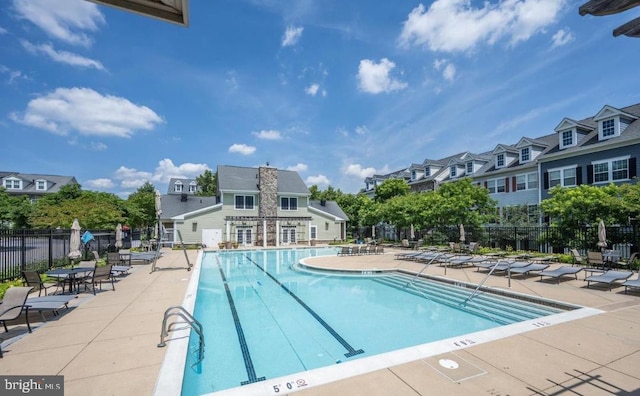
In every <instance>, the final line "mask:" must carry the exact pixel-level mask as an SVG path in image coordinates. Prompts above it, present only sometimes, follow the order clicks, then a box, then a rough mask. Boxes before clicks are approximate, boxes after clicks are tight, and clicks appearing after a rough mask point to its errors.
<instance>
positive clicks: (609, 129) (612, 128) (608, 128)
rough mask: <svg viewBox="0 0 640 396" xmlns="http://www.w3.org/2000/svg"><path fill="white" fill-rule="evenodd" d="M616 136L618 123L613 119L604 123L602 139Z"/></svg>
mask: <svg viewBox="0 0 640 396" xmlns="http://www.w3.org/2000/svg"><path fill="white" fill-rule="evenodd" d="M615 135H616V121H615V119H613V118H611V119H608V120H604V121H602V135H601V138H608V137H611V136H615Z"/></svg>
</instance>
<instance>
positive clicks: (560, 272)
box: [538, 265, 582, 284]
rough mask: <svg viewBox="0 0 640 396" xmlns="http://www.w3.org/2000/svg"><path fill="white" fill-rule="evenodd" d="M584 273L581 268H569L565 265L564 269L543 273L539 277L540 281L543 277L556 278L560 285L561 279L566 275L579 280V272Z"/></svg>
mask: <svg viewBox="0 0 640 396" xmlns="http://www.w3.org/2000/svg"><path fill="white" fill-rule="evenodd" d="M580 271H582V268H581V267H569V266H567V265H563V266H562V267H559V268H556V269H554V270H550V271H542V272H540V273H539V274H538V275H540V280H542V278H543V277H545V276H548V277H550V278H556V279H557V280H558V284H559V283H560V278H562V277H563V276H566V275H573V276H575V277H576V280H577V279H578V272H580Z"/></svg>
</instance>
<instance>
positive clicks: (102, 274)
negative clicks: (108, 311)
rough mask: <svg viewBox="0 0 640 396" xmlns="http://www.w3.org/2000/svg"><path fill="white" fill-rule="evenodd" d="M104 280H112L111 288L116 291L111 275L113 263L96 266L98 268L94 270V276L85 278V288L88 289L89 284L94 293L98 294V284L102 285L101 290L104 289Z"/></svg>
mask: <svg viewBox="0 0 640 396" xmlns="http://www.w3.org/2000/svg"><path fill="white" fill-rule="evenodd" d="M102 282H111V288H112V289H113V291H116V286H115V284H114V281H113V275H111V264H107V265H103V266H102V267H96V269H95V270H93V275H92V276H90V277H87V278H84V279H83V283H84V288H85V290H87V286H88V285H91V287H92V288H93V294H94V295H95V294H96V286H97V285H98V284H99V285H100V290H102Z"/></svg>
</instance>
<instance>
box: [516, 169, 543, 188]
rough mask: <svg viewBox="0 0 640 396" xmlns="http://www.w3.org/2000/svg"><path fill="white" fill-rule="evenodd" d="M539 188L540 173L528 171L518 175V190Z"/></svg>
mask: <svg viewBox="0 0 640 396" xmlns="http://www.w3.org/2000/svg"><path fill="white" fill-rule="evenodd" d="M537 188H538V174H537V173H528V174H526V175H518V176H516V191H523V190H534V189H537Z"/></svg>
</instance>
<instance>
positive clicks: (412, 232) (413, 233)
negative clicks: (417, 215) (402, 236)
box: [409, 224, 416, 239]
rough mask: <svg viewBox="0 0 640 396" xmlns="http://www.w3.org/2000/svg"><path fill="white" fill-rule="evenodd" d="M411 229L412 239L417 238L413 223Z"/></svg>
mask: <svg viewBox="0 0 640 396" xmlns="http://www.w3.org/2000/svg"><path fill="white" fill-rule="evenodd" d="M409 231H410V236H411V239H416V232H415V230H414V229H413V224H411V229H410V230H409Z"/></svg>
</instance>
